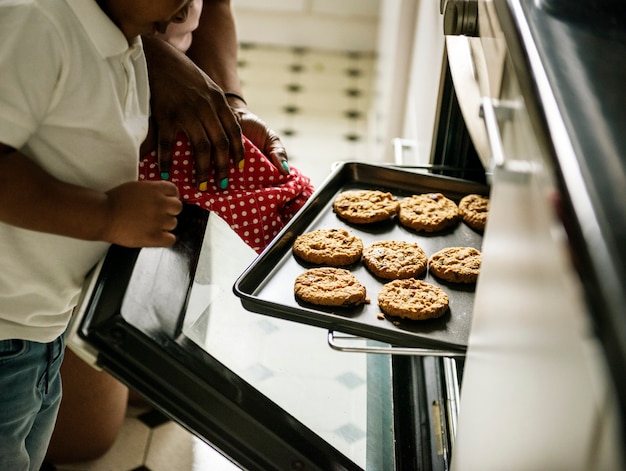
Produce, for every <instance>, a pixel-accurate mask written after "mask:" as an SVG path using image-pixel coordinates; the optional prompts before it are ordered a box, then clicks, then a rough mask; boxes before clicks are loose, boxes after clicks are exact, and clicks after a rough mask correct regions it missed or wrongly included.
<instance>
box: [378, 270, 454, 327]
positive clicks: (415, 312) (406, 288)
mask: <svg viewBox="0 0 626 471" xmlns="http://www.w3.org/2000/svg"><path fill="white" fill-rule="evenodd" d="M448 304H449V301H448V295H447V294H446V293H445V292H444V291H443V290H442V289H441V288H439V287H437V286H435V285H432V284H430V283H426V282H425V281H421V280H416V279H414V278H406V279H404V280H393V281H390V282H389V283H386V284H385V285H384V286H383V287H382V289H381V290H380V292H379V293H378V305H379V306H380V309H381V310H382V311H383V312H384V313H385V314H389V315H391V316H396V317H403V318H406V319H413V320H425V319H434V318H437V317H441V316H442V315H443V314H445V312H446V311H447V310H448Z"/></svg>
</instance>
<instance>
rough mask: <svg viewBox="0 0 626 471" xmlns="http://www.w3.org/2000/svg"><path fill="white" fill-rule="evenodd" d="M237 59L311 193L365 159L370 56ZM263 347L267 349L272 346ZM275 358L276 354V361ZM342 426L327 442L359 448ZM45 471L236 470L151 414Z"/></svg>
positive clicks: (348, 384)
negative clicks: (98, 448)
mask: <svg viewBox="0 0 626 471" xmlns="http://www.w3.org/2000/svg"><path fill="white" fill-rule="evenodd" d="M239 57H240V75H241V78H242V81H243V87H244V94H245V96H246V99H247V101H248V104H249V106H250V109H251V110H253V111H254V112H255V113H256V114H257V115H258V116H260V117H262V118H263V119H264V120H265V121H266V123H268V124H269V125H270V127H272V128H273V129H275V130H276V131H277V132H278V134H279V135H280V136H281V137H282V140H283V143H284V144H285V146H286V147H287V151H288V153H289V160H290V163H291V164H292V165H293V166H296V167H298V168H299V169H300V170H301V171H302V172H303V173H305V174H307V175H309V176H310V177H311V180H312V182H313V184H314V185H316V186H317V185H319V184H320V183H321V182H322V181H323V180H324V179H325V178H326V176H327V175H328V173H329V172H330V168H331V165H332V163H333V162H336V161H340V160H357V159H358V160H367V159H368V152H367V149H368V141H367V118H368V114H369V108H370V101H371V96H372V87H373V80H374V69H375V67H374V66H375V64H374V58H373V57H372V56H370V55H364V54H351V53H348V52H346V53H337V52H325V51H313V50H303V49H286V48H278V47H265V46H260V45H253V44H243V45H242V46H241V49H240V56H239ZM254 322H256V323H257V325H258V329H257V330H258V332H265V333H266V334H267V335H272V333H273V332H275V331H277V330H278V331H280V330H281V329H282V330H283V331H284V330H288V329H290V328H291V329H295V330H293V331H291V332H290V333H288V334H286V335H287V337H286V338H288V339H291V340H293V341H295V342H300V343H302V342H301V341H300V339H301V337H300V336H299V333H298V331H297V328H296V327H295V326H294V327H289V326H288V325H285V323H286V321H282V324H281V323H280V322H275V321H274V320H273V319H269V318H268V319H266V318H265V317H264V316H260V317H257V318H255V320H254ZM287 324H293V323H287ZM294 332H295V333H294ZM321 334H322V335H321V339H322V341H323V337H324V334H323V332H322V333H321ZM255 340H258V339H255ZM268 343H269V344H270V345H269V346H270V347H271V346H272V345H271V341H270V342H268ZM241 345H245V342H242V343H241ZM294 348H303V347H302V345H299V346H294ZM327 350H329V351H330V349H327ZM243 353H245V352H243ZM333 353H335V354H336V352H333ZM281 355H282V353H281V352H277V354H276V358H280V357H281ZM329 355H330V354H329ZM339 355H342V354H339ZM282 356H283V357H284V355H282ZM344 357H345V354H344ZM283 360H284V358H283ZM323 361H326V363H327V364H336V365H338V368H337V370H336V371H337V373H333V374H336V375H338V376H335V377H333V378H331V379H333V380H335V381H337V382H338V383H341V388H342V389H341V390H342V391H346V392H347V394H354V391H353V389H358V388H360V387H364V385H363V383H364V380H363V379H362V378H361V377H359V376H358V375H354V374H353V373H351V372H349V371H348V370H347V369H346V370H344V372H343V373H342V372H341V371H342V370H341V363H342V362H345V361H354V360H348V359H343V358H342V359H340V360H339V361H337V360H336V359H335V358H334V357H333V358H330V359H326V360H323ZM356 361H359V360H356ZM284 368H285V369H288V367H284ZM246 374H247V375H249V376H250V377H254V376H255V375H256V376H258V375H259V374H264V375H266V376H268V375H269V376H272V380H271V381H266V382H265V384H266V387H267V388H268V391H263V392H264V394H270V393H272V391H271V390H272V389H276V390H280V389H281V388H282V386H281V385H282V384H283V383H281V381H285V380H289V376H288V375H285V374H282V375H281V374H280V373H279V374H276V375H273V374H272V372H271V371H268V370H267V367H266V366H264V365H263V364H260V363H259V364H258V366H256V367H255V366H254V365H242V375H246ZM298 381H300V382H302V383H303V386H302V387H303V388H305V389H307V390H311V389H315V388H316V387H317V388H320V386H319V385H318V386H315V384H319V383H316V381H317V379H316V378H314V377H311V378H298ZM355 407H356V406H355ZM307 413H308V414H309V415H311V414H312V411H310V410H309V411H304V414H307ZM309 419H310V417H305V420H309ZM346 424H347V425H344V426H341V424H340V423H338V424H337V426H336V428H335V429H334V430H330V431H329V432H328V439H329V440H331V441H332V440H333V434H334V439H336V440H343V441H350V442H351V443H353V444H354V446H357V447H358V446H362V444H361V443H360V442H362V441H364V440H362V435H363V432H362V431H361V430H360V429H359V428H358V426H354V425H352V424H350V423H349V422H346ZM49 469H50V470H53V469H56V470H57V471H131V470H145V471H148V470H150V471H171V470H177V471H191V470H193V471H205V470H206V471H209V470H210V471H221V470H235V469H239V468H237V467H236V466H234V465H233V464H231V463H230V462H229V461H227V460H226V459H225V458H223V457H222V456H221V455H220V454H219V453H217V452H215V451H214V450H213V449H212V448H211V447H209V446H208V445H206V444H205V443H204V442H202V441H201V440H199V439H198V438H196V437H194V436H193V435H191V434H189V433H188V432H187V431H186V430H184V429H183V428H182V427H181V426H179V425H178V424H176V423H174V422H171V421H169V420H167V419H166V418H165V417H164V416H162V415H161V414H160V413H159V412H157V411H155V410H153V409H151V408H149V407H142V408H138V407H129V410H128V414H127V418H126V421H125V423H124V426H123V429H122V431H121V434H120V435H119V437H118V439H117V441H116V443H115V444H114V446H113V448H112V449H111V450H110V451H109V452H108V453H107V454H106V455H105V456H103V457H102V458H101V459H99V460H96V461H93V462H88V463H74V464H71V465H57V466H56V467H55V466H52V465H51V466H50V467H49Z"/></svg>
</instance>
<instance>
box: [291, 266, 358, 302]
mask: <svg viewBox="0 0 626 471" xmlns="http://www.w3.org/2000/svg"><path fill="white" fill-rule="evenodd" d="M293 290H294V293H295V295H296V298H298V299H300V300H302V301H305V302H308V303H311V304H317V305H320V306H337V307H355V306H359V305H361V304H364V303H368V302H369V300H368V299H367V295H366V290H365V286H363V285H362V284H361V282H359V280H357V278H356V277H355V276H354V275H353V274H352V273H351V272H349V271H348V270H346V269H344V268H334V267H319V268H311V269H310V270H307V271H305V272H304V273H302V274H301V275H299V276H298V277H297V278H296V281H295V283H294V287H293Z"/></svg>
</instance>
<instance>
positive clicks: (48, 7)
mask: <svg viewBox="0 0 626 471" xmlns="http://www.w3.org/2000/svg"><path fill="white" fill-rule="evenodd" d="M0 44H2V46H1V47H0V142H2V143H4V144H7V145H9V146H12V147H14V148H16V149H19V150H20V151H21V152H22V153H24V154H25V155H27V156H29V157H30V158H31V159H32V160H34V161H35V162H37V164H39V165H40V166H41V167H42V168H43V169H45V170H46V171H47V172H49V173H50V174H51V175H53V176H55V177H56V178H58V179H60V180H62V181H65V182H69V183H74V184H77V185H82V186H86V187H89V188H93V189H97V190H102V191H104V190H108V189H110V188H113V187H115V186H117V185H119V184H121V183H123V182H127V181H131V180H136V179H137V164H138V159H139V146H140V144H141V142H142V141H143V139H144V138H145V136H146V133H147V129H148V113H149V88H148V76H147V70H146V64H145V58H144V55H143V49H142V45H141V40H140V39H139V38H137V39H136V40H135V41H134V42H133V43H132V45H131V46H129V44H128V41H127V40H126V38H125V37H124V35H123V34H122V32H121V31H120V30H119V29H118V28H117V27H116V26H115V24H114V23H113V22H112V21H111V20H110V19H109V18H108V17H107V16H106V15H105V14H104V13H103V12H102V10H101V9H100V8H99V7H98V5H97V3H96V2H95V0H0ZM0 171H2V165H1V160H0ZM107 248H108V244H106V243H100V242H88V241H82V240H77V239H72V238H67V237H61V236H56V235H51V234H45V233H40V232H34V231H28V230H24V229H19V228H16V227H13V226H10V225H7V224H3V223H1V222H0V339H9V338H21V339H26V340H34V341H39V342H48V341H51V340H53V339H54V338H56V337H57V336H58V335H60V334H61V333H62V332H63V331H64V330H65V328H66V326H67V323H68V320H69V317H70V315H71V312H72V309H73V307H74V305H75V304H76V301H77V298H78V295H79V293H80V288H81V285H82V282H83V280H84V278H85V275H86V274H87V273H88V271H89V270H90V269H91V268H92V267H93V266H94V265H95V264H96V263H97V261H98V260H99V259H100V258H101V257H103V256H104V255H105V253H106V250H107Z"/></svg>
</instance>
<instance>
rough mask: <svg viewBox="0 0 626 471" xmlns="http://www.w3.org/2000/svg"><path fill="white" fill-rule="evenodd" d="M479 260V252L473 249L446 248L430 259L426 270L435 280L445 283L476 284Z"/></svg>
mask: <svg viewBox="0 0 626 471" xmlns="http://www.w3.org/2000/svg"><path fill="white" fill-rule="evenodd" d="M480 259H481V253H480V250H478V249H475V248H473V247H448V248H446V249H443V250H440V251H439V252H437V253H434V254H433V255H432V256H431V257H430V260H429V261H428V269H429V270H430V273H432V274H433V275H435V276H436V277H437V278H441V279H442V280H445V281H450V282H452V283H476V280H477V279H478V274H479V272H480Z"/></svg>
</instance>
